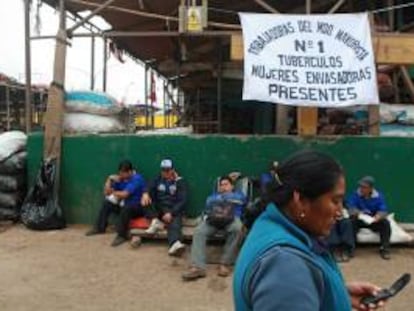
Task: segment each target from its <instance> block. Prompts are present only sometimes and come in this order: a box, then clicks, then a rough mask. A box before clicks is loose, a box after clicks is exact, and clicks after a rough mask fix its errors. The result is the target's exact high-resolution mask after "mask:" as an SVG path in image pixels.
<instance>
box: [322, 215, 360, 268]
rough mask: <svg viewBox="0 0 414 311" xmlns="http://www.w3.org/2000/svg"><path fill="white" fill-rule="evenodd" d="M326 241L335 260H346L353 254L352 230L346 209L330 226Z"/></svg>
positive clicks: (353, 240)
mask: <svg viewBox="0 0 414 311" xmlns="http://www.w3.org/2000/svg"><path fill="white" fill-rule="evenodd" d="M327 242H328V245H329V248H330V249H331V250H332V251H333V253H334V255H335V259H336V260H337V261H339V262H347V261H349V260H350V259H351V258H352V257H353V256H354V250H355V236H354V230H353V226H352V221H351V219H350V218H349V215H348V211H347V210H346V209H343V211H342V217H341V218H340V219H338V221H337V222H336V224H335V225H334V226H333V227H332V229H331V234H330V235H329V237H328V239H327Z"/></svg>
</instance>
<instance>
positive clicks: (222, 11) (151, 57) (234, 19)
mask: <svg viewBox="0 0 414 311" xmlns="http://www.w3.org/2000/svg"><path fill="white" fill-rule="evenodd" d="M42 1H43V2H46V3H48V4H49V5H51V6H53V7H57V6H58V4H59V0H42ZM104 2H106V1H104V0H66V1H65V3H66V9H67V10H68V11H69V12H71V13H75V14H78V13H81V12H82V11H92V10H94V9H96V8H97V7H99V5H101V4H102V3H104ZM182 2H187V3H193V2H196V3H197V4H198V5H201V3H202V0H197V1H192V0H191V1H189V0H186V1H179V0H115V1H114V2H113V3H111V5H110V6H108V7H107V8H105V9H104V10H102V11H101V12H99V14H98V15H99V16H101V17H102V18H103V19H104V20H106V22H108V23H109V24H110V25H111V27H112V28H111V29H110V30H109V31H107V32H106V33H105V34H106V36H107V37H109V38H110V39H111V41H113V42H114V43H115V44H116V46H117V47H118V48H120V49H122V50H125V51H126V52H128V53H129V54H130V55H132V56H133V57H136V58H137V59H140V60H142V61H151V62H150V63H151V67H153V68H154V69H156V70H157V71H158V72H160V73H161V74H162V75H164V76H166V77H169V78H173V77H177V76H179V77H180V78H179V86H180V88H181V89H183V91H184V92H185V93H186V95H187V96H189V97H190V98H192V100H190V103H191V104H193V103H194V102H196V101H197V102H200V92H201V97H202V99H201V102H204V103H210V104H215V103H216V102H230V101H233V102H235V101H241V89H242V62H241V61H234V60H233V61H232V60H231V58H230V42H231V34H233V33H240V31H241V27H240V21H239V17H238V14H237V13H238V12H258V13H278V12H280V13H297V14H298V13H301V14H304V13H306V11H307V4H311V12H312V13H328V12H331V11H335V12H361V11H367V10H377V9H379V8H384V7H387V6H389V5H390V4H391V5H399V4H401V3H404V2H403V1H399V0H395V1H389V0H381V1H375V2H374V1H369V0H364V1H361V0H324V1H321V0H318V1H317V0H313V1H312V0H289V1H278V0H238V1H219V0H209V1H208V27H207V28H206V29H205V31H204V32H203V33H201V34H199V35H185V34H184V35H183V34H179V32H178V29H179V23H178V15H179V6H180V4H181V3H182ZM413 10H414V9H413V8H412V7H411V8H407V9H404V10H399V11H398V14H397V13H395V14H394V15H393V16H394V19H395V20H394V24H395V25H396V26H401V21H412V20H413V16H414V14H413ZM381 14H382V15H381ZM381 14H377V15H376V17H386V16H387V14H388V12H384V13H381ZM385 19H386V18H385ZM412 26H413V25H410V24H408V25H405V27H408V28H410V27H412ZM386 27H387V25H386ZM386 27H385V28H386ZM397 28H398V27H397ZM405 30H407V29H405ZM127 32H129V34H127ZM219 64H221V65H220V66H219ZM218 76H221V77H222V78H223V79H222V80H221V82H220V83H218ZM219 94H220V95H219ZM197 109H198V108H197ZM197 109H194V110H197ZM201 114H203V112H201ZM213 114H214V111H213ZM244 116H246V114H244ZM218 118H219V119H220V117H218ZM213 119H214V118H213ZM219 122H220V121H219Z"/></svg>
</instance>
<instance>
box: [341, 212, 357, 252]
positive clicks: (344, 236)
mask: <svg viewBox="0 0 414 311" xmlns="http://www.w3.org/2000/svg"><path fill="white" fill-rule="evenodd" d="M338 231H339V242H340V244H341V245H342V246H343V247H344V249H345V251H346V252H348V254H349V255H351V256H352V254H353V252H354V249H355V235H354V230H353V225H352V221H351V220H350V219H349V218H344V219H341V220H340V221H339V223H338Z"/></svg>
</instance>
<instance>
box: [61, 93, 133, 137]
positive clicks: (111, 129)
mask: <svg viewBox="0 0 414 311" xmlns="http://www.w3.org/2000/svg"><path fill="white" fill-rule="evenodd" d="M65 106H66V113H65V117H64V121H63V127H64V130H65V132H66V133H118V132H122V131H124V130H125V127H124V126H123V125H122V123H121V122H120V121H119V118H118V115H119V113H120V112H121V110H122V108H121V107H120V106H119V105H118V103H117V101H116V100H115V99H114V98H112V97H111V96H109V95H107V94H105V93H101V92H93V91H71V92H67V93H66V95H65Z"/></svg>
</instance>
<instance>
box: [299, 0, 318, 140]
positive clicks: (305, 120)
mask: <svg viewBox="0 0 414 311" xmlns="http://www.w3.org/2000/svg"><path fill="white" fill-rule="evenodd" d="M311 9H312V0H306V14H311V13H312V12H311ZM296 117H297V126H298V134H299V135H301V136H313V135H316V134H317V133H318V108H317V107H298V109H297V115H296Z"/></svg>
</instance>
